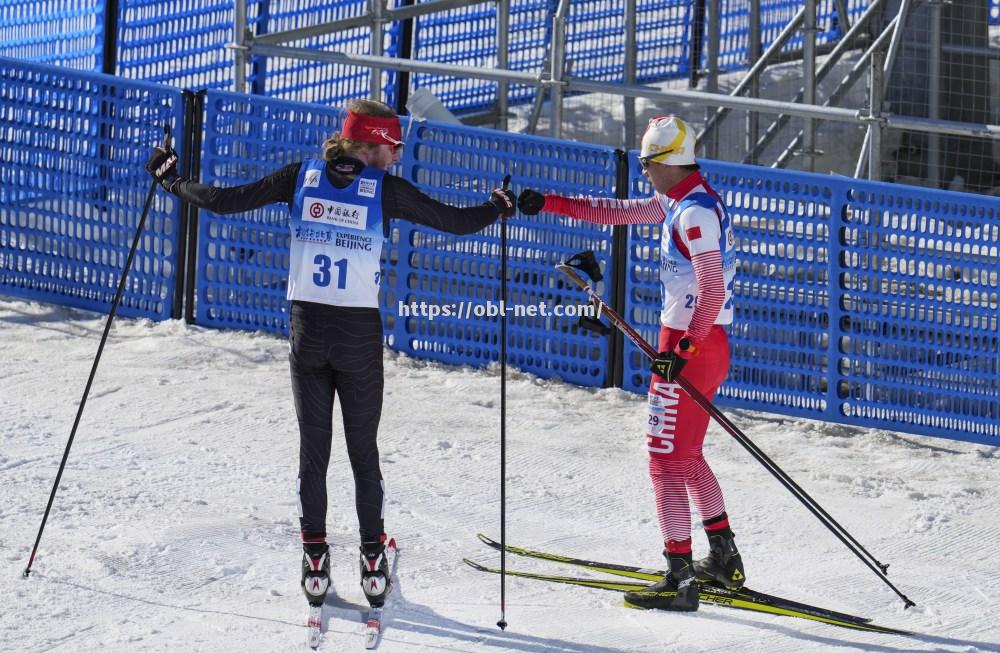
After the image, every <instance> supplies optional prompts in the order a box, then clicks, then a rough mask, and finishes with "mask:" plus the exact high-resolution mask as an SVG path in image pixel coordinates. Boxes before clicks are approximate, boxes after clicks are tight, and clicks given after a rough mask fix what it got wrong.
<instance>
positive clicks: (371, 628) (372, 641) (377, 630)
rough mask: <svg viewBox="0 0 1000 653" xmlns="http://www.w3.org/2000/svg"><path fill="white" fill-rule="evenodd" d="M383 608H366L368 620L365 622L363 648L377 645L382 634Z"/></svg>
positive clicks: (371, 647)
mask: <svg viewBox="0 0 1000 653" xmlns="http://www.w3.org/2000/svg"><path fill="white" fill-rule="evenodd" d="M384 609H385V608H384V607H382V608H368V621H366V622H365V648H368V649H373V648H375V647H376V646H378V642H379V638H380V637H381V635H382V612H383V610H384Z"/></svg>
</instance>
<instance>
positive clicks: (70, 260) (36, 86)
mask: <svg viewBox="0 0 1000 653" xmlns="http://www.w3.org/2000/svg"><path fill="white" fill-rule="evenodd" d="M182 119H183V98H182V95H181V93H180V91H177V90H174V89H170V88H165V87H161V86H155V85H152V84H146V83H143V82H131V81H128V80H123V79H120V78H116V77H110V76H105V75H101V74H99V73H85V72H77V71H73V70H70V69H67V68H57V67H52V66H45V65H40V64H28V63H25V62H23V61H14V60H10V59H0V129H2V131H3V133H4V144H3V147H0V292H3V293H4V294H8V295H15V296H18V297H25V298H29V299H37V300H41V301H50V302H54V303H59V304H65V305H69V306H76V307H80V308H87V309H92V310H96V311H107V310H109V309H110V306H111V301H112V298H113V297H114V293H115V290H116V288H117V285H118V281H119V279H120V277H121V273H122V271H123V270H124V264H125V259H126V257H127V254H128V250H129V248H130V246H131V244H132V240H133V238H134V236H135V231H136V228H137V227H138V224H139V218H140V215H141V213H142V207H143V203H144V201H145V198H146V193H147V192H148V189H149V184H150V179H149V176H148V175H147V174H146V172H145V170H144V169H143V166H144V164H145V161H146V158H147V156H148V154H149V147H150V145H151V144H152V143H157V142H160V141H161V140H162V137H163V124H164V123H165V122H169V123H171V125H172V127H173V129H174V131H175V132H181V131H182V130H183V125H182ZM179 208H180V203H179V202H178V201H177V200H176V199H173V198H171V197H168V196H166V195H164V194H163V193H158V196H157V197H156V199H155V200H154V203H153V205H152V207H151V210H150V214H149V217H148V219H147V222H146V227H145V230H144V235H143V238H142V240H141V242H140V246H139V250H138V252H137V254H136V258H135V261H134V263H133V267H132V271H131V273H130V274H129V282H128V285H127V286H126V290H125V295H124V297H123V299H122V304H121V309H120V311H121V314H122V315H127V316H132V317H149V318H152V319H166V318H169V317H170V315H171V311H172V308H173V297H174V289H175V285H176V277H177V275H176V256H177V252H178V231H179Z"/></svg>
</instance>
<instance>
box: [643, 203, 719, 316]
mask: <svg viewBox="0 0 1000 653" xmlns="http://www.w3.org/2000/svg"><path fill="white" fill-rule="evenodd" d="M664 200H665V198H661V202H663V203H664V204H665V205H666V204H667V203H668V202H669V200H667V201H664ZM692 207H701V208H703V209H708V210H709V211H711V212H712V215H713V216H714V217H715V218H716V219H718V221H719V225H720V227H721V232H722V235H721V238H720V239H719V250H720V253H721V255H722V277H723V281H724V282H725V284H726V299H725V302H724V303H723V305H722V309H721V310H720V311H719V316H718V317H717V318H716V319H715V323H716V324H732V322H733V283H734V279H735V277H736V238H735V236H734V235H733V225H732V221H731V220H730V219H729V212H728V211H727V210H726V207H725V205H724V204H722V203H721V202H719V201H718V200H716V199H715V198H714V197H712V196H711V195H709V194H708V193H705V192H699V193H691V194H690V195H687V196H686V197H684V198H682V199H681V200H680V201H679V202H677V203H676V204H675V206H673V208H672V209H667V217H666V219H665V220H664V221H663V235H662V236H661V238H660V284H661V285H662V287H663V308H662V310H661V312H660V323H661V324H663V325H664V326H668V327H670V328H672V329H687V328H688V325H689V324H690V323H691V316H692V315H694V309H695V306H696V305H697V303H698V282H697V280H696V279H695V276H694V266H693V265H691V261H690V259H688V258H687V257H686V256H684V254H682V253H681V251H680V249H679V248H678V247H677V243H675V242H674V239H673V232H674V223H675V222H676V221H677V219H678V218H679V217H680V215H681V214H682V213H684V211H686V210H687V209H689V208H692ZM664 208H667V207H666V206H665V207H664Z"/></svg>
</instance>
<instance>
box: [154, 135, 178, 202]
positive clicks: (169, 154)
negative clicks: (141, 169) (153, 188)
mask: <svg viewBox="0 0 1000 653" xmlns="http://www.w3.org/2000/svg"><path fill="white" fill-rule="evenodd" d="M146 172H148V173H149V174H150V175H151V176H152V177H153V179H155V180H156V181H157V183H159V184H160V185H161V186H163V188H164V189H165V190H167V191H169V190H170V186H171V184H173V182H174V181H175V180H176V179H177V178H178V177H179V175H178V174H177V152H175V151H174V149H173V148H172V147H167V149H164V148H162V147H160V146H157V147H154V148H153V151H152V152H151V153H150V155H149V160H148V161H146Z"/></svg>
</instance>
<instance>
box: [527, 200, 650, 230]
mask: <svg viewBox="0 0 1000 653" xmlns="http://www.w3.org/2000/svg"><path fill="white" fill-rule="evenodd" d="M545 210H546V211H549V212H550V213H559V214H562V215H567V216H569V217H571V218H576V219H577V220H583V221H584V222H593V223H594V224H659V223H660V222H663V220H664V218H666V217H667V216H666V213H665V212H664V210H663V205H662V204H660V200H659V199H657V198H656V197H655V196H653V197H648V198H644V199H637V200H616V199H608V198H604V197H563V196H562V195H546V196H545Z"/></svg>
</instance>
